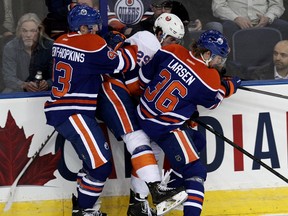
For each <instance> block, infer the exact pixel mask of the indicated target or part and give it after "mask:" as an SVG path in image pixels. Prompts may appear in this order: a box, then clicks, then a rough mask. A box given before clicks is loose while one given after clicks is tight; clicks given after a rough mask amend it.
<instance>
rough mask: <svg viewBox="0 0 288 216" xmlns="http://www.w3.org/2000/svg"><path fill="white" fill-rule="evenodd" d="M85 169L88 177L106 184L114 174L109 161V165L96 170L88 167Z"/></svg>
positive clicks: (106, 164)
mask: <svg viewBox="0 0 288 216" xmlns="http://www.w3.org/2000/svg"><path fill="white" fill-rule="evenodd" d="M84 168H85V170H86V172H88V175H90V176H91V177H92V178H93V179H97V180H99V181H103V182H104V181H106V179H107V178H108V177H109V175H110V174H111V172H112V162H111V160H109V161H108V162H107V163H105V164H103V165H102V166H100V167H97V168H96V169H87V167H84Z"/></svg>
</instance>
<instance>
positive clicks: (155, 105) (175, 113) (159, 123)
mask: <svg viewBox="0 0 288 216" xmlns="http://www.w3.org/2000/svg"><path fill="white" fill-rule="evenodd" d="M139 77H140V81H141V85H142V86H143V87H144V88H145V91H144V94H143V95H142V97H141V99H140V104H139V106H138V107H137V113H138V116H139V120H140V125H141V127H142V129H143V130H144V131H145V132H146V133H147V135H148V136H150V137H151V138H153V137H157V136H159V135H161V134H165V133H167V132H168V133H169V132H170V131H172V130H174V129H176V128H179V127H180V126H181V125H182V124H183V123H184V122H185V121H186V120H188V119H189V118H190V117H191V115H192V114H193V112H194V111H195V110H196V109H197V105H201V106H204V107H206V108H208V109H214V108H216V107H217V106H218V105H219V104H220V103H221V101H222V100H223V98H224V95H225V88H224V87H223V86H222V85H221V80H220V76H219V74H218V72H217V70H215V69H212V68H208V67H207V66H206V64H205V63H204V62H203V61H202V60H200V59H198V58H195V57H194V56H193V55H192V53H191V52H189V51H188V50H187V49H185V48H184V47H183V46H180V45H176V44H174V45H169V46H165V47H163V48H161V49H160V50H159V51H158V52H157V53H156V54H155V56H154V58H152V60H151V61H150V62H149V63H148V64H147V65H144V66H143V67H142V71H140V74H139Z"/></svg>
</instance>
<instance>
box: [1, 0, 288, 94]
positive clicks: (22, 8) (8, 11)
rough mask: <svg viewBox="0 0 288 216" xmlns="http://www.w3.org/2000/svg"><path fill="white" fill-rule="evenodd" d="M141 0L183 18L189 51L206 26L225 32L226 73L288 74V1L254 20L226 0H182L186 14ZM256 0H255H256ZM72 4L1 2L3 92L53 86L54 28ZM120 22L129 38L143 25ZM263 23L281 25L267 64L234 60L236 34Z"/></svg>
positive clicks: (153, 9)
mask: <svg viewBox="0 0 288 216" xmlns="http://www.w3.org/2000/svg"><path fill="white" fill-rule="evenodd" d="M73 1H74V0H73ZM75 1H76V0H75ZM89 1H90V2H93V1H94V2H93V3H94V6H95V7H99V2H98V0H78V1H77V2H78V3H81V2H84V3H85V2H89ZM228 1H229V0H228ZM60 2H61V4H63V5H62V6H61V5H59V3H60ZM142 2H143V5H144V9H145V11H151V12H152V13H150V14H153V13H154V16H155V17H156V16H157V15H159V14H160V13H162V12H171V13H175V14H176V15H178V16H179V18H181V20H182V22H183V23H184V25H185V30H186V33H185V37H184V40H183V41H182V44H183V46H185V47H186V48H187V49H189V45H190V44H191V43H192V41H193V39H195V40H197V37H198V36H199V34H200V33H201V31H203V30H206V29H210V28H213V29H216V30H218V31H220V32H223V34H224V35H225V36H226V37H227V39H228V41H229V44H230V48H231V52H230V56H229V57H228V59H227V62H226V67H225V68H223V70H222V71H221V72H223V71H225V72H226V75H238V76H239V77H240V78H242V79H243V80H274V79H287V78H288V41H287V40H288V22H287V21H288V15H287V14H288V13H287V11H286V10H285V7H288V0H284V1H282V0H278V1H273V2H279V5H277V4H276V6H274V8H273V9H271V10H270V12H269V13H268V12H267V13H266V14H265V15H260V13H264V12H263V11H265V10H267V8H265V4H262V6H259V8H257V9H255V10H257V12H254V17H253V15H252V16H251V17H249V19H250V20H248V19H245V18H243V17H241V16H239V17H238V16H237V15H235V13H234V12H233V11H231V10H230V9H229V8H227V7H225V6H224V5H225V2H227V0H213V1H210V0H203V1H197V0H179V1H178V2H179V3H180V4H181V3H182V4H183V5H184V7H185V8H186V9H187V11H188V13H189V14H188V15H186V16H185V11H184V12H183V11H181V10H180V9H179V8H180V7H179V5H177V6H176V7H175V8H177V11H175V9H174V8H173V7H174V6H175V4H174V6H173V4H172V3H171V1H168V2H167V1H166V3H165V4H163V2H164V0H162V1H161V0H149V1H147V0H145V1H142ZM231 2H232V3H231V4H230V6H231V7H236V8H237V9H238V10H239V13H240V14H241V13H246V12H247V11H245V10H246V9H245V8H244V7H243V8H241V4H243V2H241V1H231ZM239 2H240V3H239ZM253 2H254V3H255V1H253ZM261 2H266V3H267V5H268V2H269V1H268V0H267V1H262V0H259V3H261ZM115 3H116V0H110V1H109V0H108V4H109V5H108V9H109V10H110V12H113V6H114V5H115ZM174 3H175V2H174ZM72 4H74V3H73V2H72V0H65V1H57V0H45V1H33V0H17V1H16V0H1V5H0V48H1V50H0V53H1V54H0V59H1V62H0V68H1V69H0V92H2V93H11V92H37V91H48V90H50V88H51V85H52V81H51V72H52V56H51V50H52V45H53V40H55V39H56V38H57V36H58V34H59V33H61V31H59V32H58V31H55V29H54V31H53V28H55V27H56V28H59V29H61V28H62V30H63V26H64V28H65V26H66V25H67V22H66V16H67V12H68V10H69V7H70V6H71V5H72ZM244 4H245V3H244ZM258 5H261V4H258ZM267 7H268V6H267ZM184 10H185V9H184ZM250 12H251V11H248V12H247V13H250ZM177 13H178V14H177ZM252 14H253V13H252ZM155 17H153V15H151V17H150V18H151V20H152V21H153V19H155ZM44 26H45V28H44ZM118 26H119V25H118ZM120 26H121V29H120V30H119V29H117V30H119V31H122V30H123V33H124V34H126V36H127V37H129V35H131V34H133V33H135V32H136V31H137V30H138V27H139V25H138V26H125V25H123V26H122V25H120ZM260 27H269V28H273V29H276V31H275V32H276V33H277V34H278V35H277V34H276V33H274V35H276V39H275V41H273V43H274V44H272V45H271V46H272V47H271V48H269V45H268V43H267V47H268V48H269V49H270V50H269V49H268V48H267V49H268V50H269V51H268V52H269V53H268V56H267V58H266V60H265V62H260V63H257V64H258V65H248V66H245V65H243V64H242V63H241V62H237V61H235V55H236V54H235V52H236V47H235V48H234V44H233V43H234V42H233V39H232V38H233V35H234V34H235V32H236V31H238V30H240V29H249V28H250V29H251V28H254V29H255V28H260ZM258 34H261V33H258ZM267 34H268V33H267ZM259 37H261V38H262V37H264V35H259ZM271 37H272V36H271ZM271 37H270V38H271ZM277 37H278V38H277ZM235 38H236V37H235ZM251 40H252V39H251ZM270 41H272V40H270ZM35 42H36V43H35ZM271 43H272V42H271ZM260 46H261V47H260V48H261V49H259V50H260V52H261V51H262V50H263V49H262V48H263V44H261V45H260ZM233 48H234V50H233ZM245 49H246V48H245ZM253 50H257V47H256V49H255V48H253ZM262 52H263V51H262ZM242 53H243V55H246V54H248V53H249V50H242ZM254 55H257V54H254ZM251 58H253V57H251ZM251 61H252V60H251ZM15 62H17V64H15ZM275 68H276V69H275ZM37 72H38V75H39V73H41V76H42V77H41V78H42V80H40V81H39V82H37V83H36V82H35V76H36V74H37Z"/></svg>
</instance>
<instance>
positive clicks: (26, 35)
mask: <svg viewBox="0 0 288 216" xmlns="http://www.w3.org/2000/svg"><path fill="white" fill-rule="evenodd" d="M20 31H21V38H22V40H23V42H24V45H25V47H32V46H33V45H34V44H36V43H37V40H38V34H39V30H38V26H37V25H36V23H35V22H33V21H27V22H24V23H23V24H22V26H21V29H20Z"/></svg>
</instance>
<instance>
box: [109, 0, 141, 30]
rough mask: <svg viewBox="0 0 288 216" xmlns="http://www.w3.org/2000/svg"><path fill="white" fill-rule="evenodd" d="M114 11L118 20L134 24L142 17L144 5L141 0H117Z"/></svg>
mask: <svg viewBox="0 0 288 216" xmlns="http://www.w3.org/2000/svg"><path fill="white" fill-rule="evenodd" d="M114 12H115V14H116V16H117V18H118V19H119V21H120V22H122V23H124V24H126V25H135V24H137V23H138V22H140V20H141V19H142V16H143V14H144V6H143V3H142V1H141V0H118V1H117V2H116V4H115V7H114Z"/></svg>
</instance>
